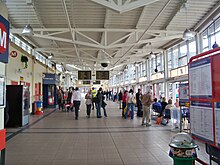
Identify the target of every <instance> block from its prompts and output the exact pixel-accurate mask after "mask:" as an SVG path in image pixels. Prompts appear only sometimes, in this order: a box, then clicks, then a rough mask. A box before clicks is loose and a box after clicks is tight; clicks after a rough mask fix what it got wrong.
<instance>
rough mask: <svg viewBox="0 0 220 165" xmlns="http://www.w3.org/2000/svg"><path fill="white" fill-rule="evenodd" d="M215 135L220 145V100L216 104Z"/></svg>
mask: <svg viewBox="0 0 220 165" xmlns="http://www.w3.org/2000/svg"><path fill="white" fill-rule="evenodd" d="M215 135H216V143H217V145H218V146H219V147H220V102H219V103H216V104H215Z"/></svg>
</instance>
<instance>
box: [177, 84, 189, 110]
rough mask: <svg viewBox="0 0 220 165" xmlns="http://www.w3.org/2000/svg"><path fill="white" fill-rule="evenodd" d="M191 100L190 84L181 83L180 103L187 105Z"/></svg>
mask: <svg viewBox="0 0 220 165" xmlns="http://www.w3.org/2000/svg"><path fill="white" fill-rule="evenodd" d="M188 102H189V84H188V83H186V84H179V104H180V106H185V105H186V103H188Z"/></svg>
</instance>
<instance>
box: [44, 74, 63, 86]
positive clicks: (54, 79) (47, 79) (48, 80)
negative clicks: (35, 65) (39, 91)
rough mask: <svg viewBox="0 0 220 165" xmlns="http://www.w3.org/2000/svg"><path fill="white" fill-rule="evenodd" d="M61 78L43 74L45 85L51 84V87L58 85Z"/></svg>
mask: <svg viewBox="0 0 220 165" xmlns="http://www.w3.org/2000/svg"><path fill="white" fill-rule="evenodd" d="M59 81H60V80H59V76H58V75H56V74H52V73H44V74H43V84H51V85H58V83H59Z"/></svg>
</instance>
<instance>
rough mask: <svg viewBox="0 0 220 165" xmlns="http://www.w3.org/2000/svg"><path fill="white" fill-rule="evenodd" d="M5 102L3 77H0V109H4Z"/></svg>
mask: <svg viewBox="0 0 220 165" xmlns="http://www.w3.org/2000/svg"><path fill="white" fill-rule="evenodd" d="M5 102H6V82H5V76H3V75H0V108H5Z"/></svg>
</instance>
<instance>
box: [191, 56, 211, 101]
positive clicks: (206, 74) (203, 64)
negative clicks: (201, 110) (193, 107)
mask: <svg viewBox="0 0 220 165" xmlns="http://www.w3.org/2000/svg"><path fill="white" fill-rule="evenodd" d="M211 75H212V73H211V59H210V58H205V59H202V60H197V61H195V62H192V63H191V64H190V65H189V80H190V81H189V83H190V84H189V87H190V97H191V98H200V99H201V98H205V99H211V98H212V77H211Z"/></svg>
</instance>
